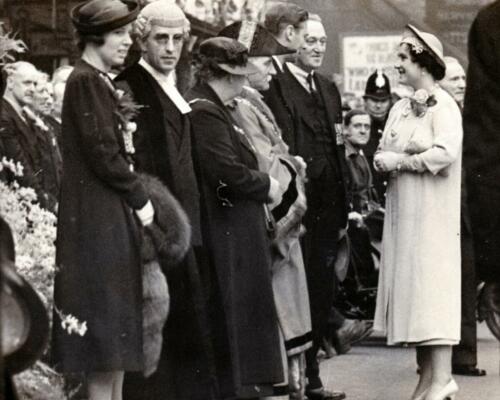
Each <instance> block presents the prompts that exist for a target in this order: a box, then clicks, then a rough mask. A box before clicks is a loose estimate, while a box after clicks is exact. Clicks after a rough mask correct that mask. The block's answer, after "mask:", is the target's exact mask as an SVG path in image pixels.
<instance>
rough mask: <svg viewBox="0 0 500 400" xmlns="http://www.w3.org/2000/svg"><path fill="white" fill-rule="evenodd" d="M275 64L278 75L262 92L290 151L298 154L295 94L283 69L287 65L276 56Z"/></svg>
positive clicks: (297, 118)
mask: <svg viewBox="0 0 500 400" xmlns="http://www.w3.org/2000/svg"><path fill="white" fill-rule="evenodd" d="M273 66H274V69H275V70H276V75H274V76H273V79H272V80H271V82H269V89H268V90H266V91H263V92H262V96H264V101H265V103H266V104H267V105H268V106H269V108H270V109H271V110H272V112H273V115H274V117H275V119H276V122H277V123H278V126H279V127H280V129H281V132H282V137H283V140H284V141H285V143H286V144H287V145H288V146H289V150H290V153H291V154H297V145H296V141H295V138H296V136H295V131H296V129H297V126H298V124H299V116H298V113H297V111H296V110H295V107H294V102H293V94H292V93H291V92H290V91H289V86H288V85H287V82H286V81H287V76H286V75H285V70H284V69H283V68H286V67H285V66H284V65H280V64H278V62H277V61H276V60H275V59H274V58H273Z"/></svg>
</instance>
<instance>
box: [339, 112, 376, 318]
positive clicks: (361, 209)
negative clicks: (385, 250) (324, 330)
mask: <svg viewBox="0 0 500 400" xmlns="http://www.w3.org/2000/svg"><path fill="white" fill-rule="evenodd" d="M370 127H371V120H370V116H369V115H368V113H367V112H366V111H364V110H351V111H349V112H348V113H347V114H346V115H345V116H344V130H343V137H344V143H345V149H346V164H347V167H348V172H349V175H350V176H349V178H350V179H349V188H348V189H349V198H350V203H351V210H350V212H349V230H348V233H349V239H350V242H351V258H350V264H349V271H348V274H347V277H346V279H345V280H344V282H343V283H342V288H341V291H344V292H345V293H344V295H345V296H346V297H347V298H346V300H347V301H349V302H350V303H352V305H353V307H354V308H356V306H357V307H359V308H361V309H362V310H361V311H365V314H368V315H367V316H371V311H372V310H371V308H372V306H373V307H374V305H375V299H374V298H373V296H374V295H375V292H376V287H377V279H378V262H379V259H380V252H379V246H378V245H379V244H380V241H381V239H382V224H383V217H384V210H383V208H382V207H381V206H380V204H379V202H378V199H377V192H376V190H375V189H374V186H373V176H372V172H371V168H370V165H369V163H368V160H367V158H366V157H365V155H364V154H363V148H364V147H365V146H366V144H367V143H368V141H369V139H370ZM372 300H373V301H372ZM364 303H368V304H364ZM372 303H373V304H372ZM370 304H371V305H370ZM366 308H368V309H366ZM363 309H364V310H363ZM360 316H361V317H362V316H363V313H361V314H360Z"/></svg>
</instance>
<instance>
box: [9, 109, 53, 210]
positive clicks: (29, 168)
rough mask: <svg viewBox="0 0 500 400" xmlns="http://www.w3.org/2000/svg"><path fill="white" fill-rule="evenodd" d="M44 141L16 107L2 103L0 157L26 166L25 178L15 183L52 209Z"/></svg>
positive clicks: (22, 177) (24, 168) (24, 169)
mask: <svg viewBox="0 0 500 400" xmlns="http://www.w3.org/2000/svg"><path fill="white" fill-rule="evenodd" d="M44 148H45V143H44V138H43V136H42V135H41V133H40V132H39V131H38V130H37V129H34V127H32V126H31V125H30V123H29V121H28V120H27V119H22V118H21V117H20V116H19V114H18V113H17V111H16V110H14V107H12V105H11V104H10V103H9V102H8V101H6V100H2V112H1V114H0V153H1V156H2V157H4V156H5V157H6V158H7V160H9V159H10V160H13V161H14V162H19V163H21V164H22V166H23V176H21V177H16V178H15V179H16V180H17V181H18V182H19V184H20V185H22V186H26V187H31V188H33V189H34V190H35V192H36V194H37V196H38V199H39V201H40V204H41V205H42V206H44V207H47V206H48V203H49V194H48V192H47V190H46V187H45V186H46V185H45V182H44V174H45V171H44V167H45V162H44V161H45V160H44V156H45V154H44V152H43V151H42V149H44Z"/></svg>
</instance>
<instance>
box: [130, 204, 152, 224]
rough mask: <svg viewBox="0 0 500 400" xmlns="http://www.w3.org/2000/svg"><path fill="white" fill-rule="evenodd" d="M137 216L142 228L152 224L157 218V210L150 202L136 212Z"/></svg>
mask: <svg viewBox="0 0 500 400" xmlns="http://www.w3.org/2000/svg"><path fill="white" fill-rule="evenodd" d="M135 215H137V218H139V220H140V221H141V224H142V226H148V225H149V224H151V223H152V222H153V220H154V217H155V210H154V208H153V204H152V203H151V201H150V200H148V202H147V203H146V204H145V205H144V206H143V207H142V208H140V209H138V210H135Z"/></svg>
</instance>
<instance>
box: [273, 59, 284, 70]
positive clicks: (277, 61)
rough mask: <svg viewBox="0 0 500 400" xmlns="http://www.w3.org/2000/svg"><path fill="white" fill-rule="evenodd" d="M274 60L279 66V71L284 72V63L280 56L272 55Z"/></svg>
mask: <svg viewBox="0 0 500 400" xmlns="http://www.w3.org/2000/svg"><path fill="white" fill-rule="evenodd" d="M272 58H273V60H274V62H275V63H276V65H277V66H278V68H279V72H283V63H282V62H281V60H280V58H279V57H278V56H272Z"/></svg>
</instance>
